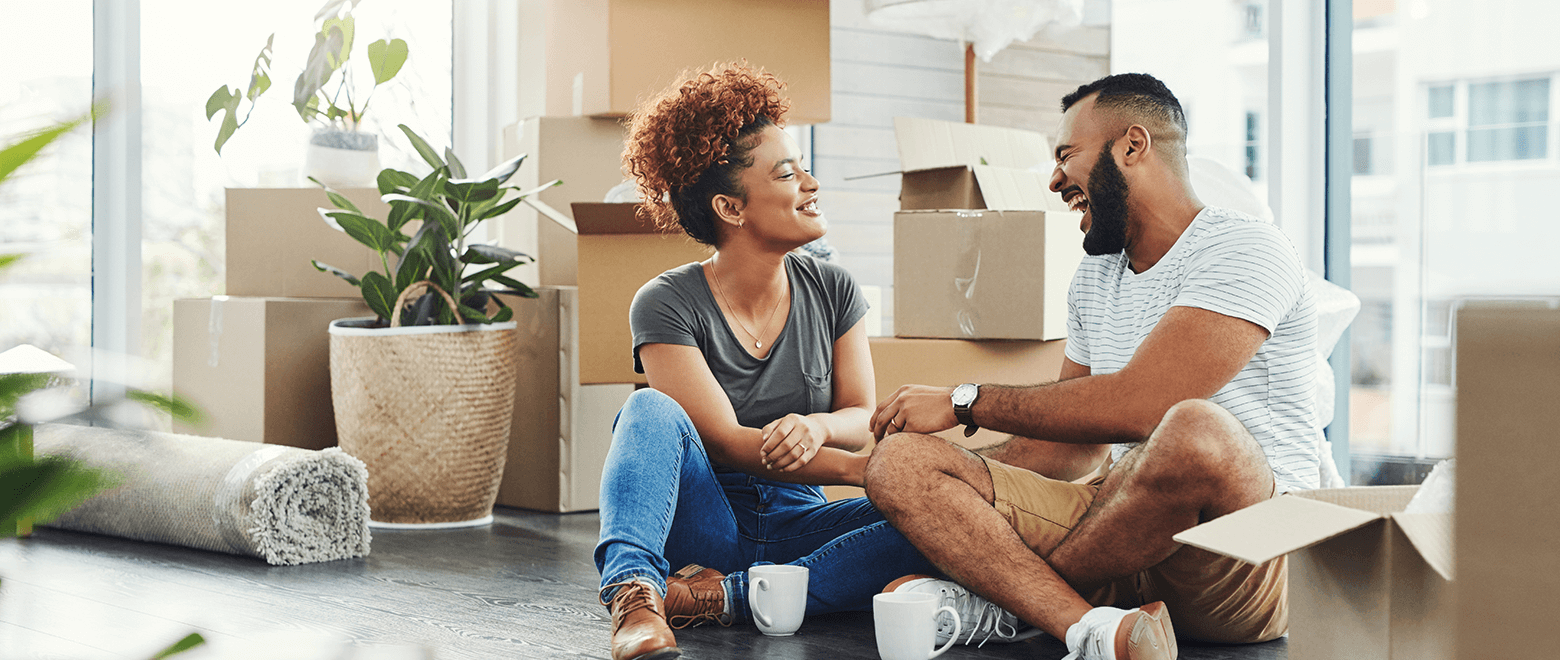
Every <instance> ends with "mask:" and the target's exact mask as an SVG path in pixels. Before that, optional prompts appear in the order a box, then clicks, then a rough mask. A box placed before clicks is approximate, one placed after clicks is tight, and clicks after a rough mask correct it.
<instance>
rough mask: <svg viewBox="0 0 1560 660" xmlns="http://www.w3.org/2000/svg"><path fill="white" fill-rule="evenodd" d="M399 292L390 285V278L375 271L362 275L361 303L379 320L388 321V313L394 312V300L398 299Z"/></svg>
mask: <svg viewBox="0 0 1560 660" xmlns="http://www.w3.org/2000/svg"><path fill="white" fill-rule="evenodd" d="M400 295H401V294H400V292H399V291H397V290H396V288H395V285H394V284H391V283H390V278H388V277H385V276H384V274H383V273H380V272H379V271H377V270H371V271H369V272H367V273H365V274H364V275H363V302H366V303H368V308H369V309H372V310H374V313H375V314H378V315H379V318H382V319H385V320H387V321H388V320H389V319H390V313H391V312H392V311H394V307H395V299H396V298H398V297H400Z"/></svg>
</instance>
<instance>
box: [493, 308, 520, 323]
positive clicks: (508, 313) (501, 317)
mask: <svg viewBox="0 0 1560 660" xmlns="http://www.w3.org/2000/svg"><path fill="white" fill-rule="evenodd" d="M514 317H515V310H513V309H510V308H509V307H501V308H499V310H498V311H497V312H496V313H494V314H493V318H492V319H491V320H490V321H489V322H490V323H503V322H505V321H508V320H509V319H512V318H514Z"/></svg>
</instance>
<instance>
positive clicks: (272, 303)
mask: <svg viewBox="0 0 1560 660" xmlns="http://www.w3.org/2000/svg"><path fill="white" fill-rule="evenodd" d="M332 279H334V278H332ZM372 315H373V312H372V311H369V309H368V305H366V304H364V303H363V301H362V300H361V299H357V298H244V297H235V296H218V297H216V298H201V299H181V300H175V301H173V391H174V392H175V393H177V394H179V395H181V396H184V397H187V398H188V399H189V400H190V401H191V402H192V403H194V404H195V406H196V407H197V408H199V409H200V410H201V412H202V413H203V414H204V416H205V419H204V421H203V422H202V423H199V424H189V423H186V422H181V421H175V422H174V426H173V430H174V431H175V432H177V433H190V434H195V435H205V436H215V437H219V438H228V439H231V440H243V441H246V442H263V443H267V444H277V445H288V446H292V447H302V448H304V449H324V448H326V447H332V446H335V444H336V418H335V415H334V413H333V412H332V409H331V399H330V334H329V331H328V327H329V325H330V322H331V321H334V320H336V319H343V318H351V317H356V316H372Z"/></svg>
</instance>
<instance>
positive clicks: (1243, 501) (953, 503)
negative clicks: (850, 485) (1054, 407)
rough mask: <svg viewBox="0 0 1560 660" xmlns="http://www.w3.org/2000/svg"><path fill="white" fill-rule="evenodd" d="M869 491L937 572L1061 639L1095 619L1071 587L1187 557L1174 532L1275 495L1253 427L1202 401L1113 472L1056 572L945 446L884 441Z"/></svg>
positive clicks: (971, 466) (969, 465) (911, 438)
mask: <svg viewBox="0 0 1560 660" xmlns="http://www.w3.org/2000/svg"><path fill="white" fill-rule="evenodd" d="M866 481H867V494H868V496H869V497H871V498H872V501H873V503H874V504H876V505H877V507H878V510H879V511H881V512H882V513H883V515H884V517H886V518H888V520H889V522H890V523H892V524H893V525H894V526H895V527H896V528H897V529H899V531H900V532H901V533H903V534H904V535H905V537H906V538H907V539H909V540H910V542H911V543H913V544H914V545H915V546H916V547H917V548H918V549H920V550H921V552H922V553H923V554H925V555H926V557H927V559H929V560H931V561H932V563H933V564H936V565H937V567H938V568H940V569H942V570H943V572H945V573H947V574H948V576H949V577H951V578H953V579H954V580H955V581H957V582H959V583H961V584H963V585H965V586H967V587H969V588H970V589H972V590H974V591H975V592H976V593H978V594H981V595H982V596H985V597H986V598H988V599H990V600H991V601H992V602H994V603H996V604H997V605H999V606H1001V607H1002V608H1004V609H1006V610H1008V611H1009V612H1012V613H1013V614H1014V615H1016V616H1018V617H1019V618H1020V619H1023V620H1024V621H1026V622H1029V623H1030V624H1033V625H1035V626H1037V627H1039V628H1040V629H1042V630H1044V631H1046V632H1047V633H1050V634H1051V635H1053V636H1055V637H1057V638H1058V639H1064V638H1065V637H1066V633H1067V629H1068V627H1070V626H1071V625H1072V624H1074V623H1077V622H1078V620H1079V619H1080V618H1081V617H1082V616H1083V614H1084V613H1085V612H1087V611H1088V610H1089V609H1090V606H1089V605H1088V603H1086V602H1085V601H1084V600H1083V598H1082V597H1080V596H1079V595H1078V592H1077V591H1076V590H1075V589H1074V586H1077V587H1089V586H1093V585H1097V584H1100V583H1102V582H1104V581H1107V580H1110V579H1113V578H1116V577H1121V576H1124V575H1130V574H1133V573H1136V572H1138V571H1141V570H1143V569H1146V568H1148V567H1150V566H1153V565H1156V564H1158V563H1160V562H1162V561H1165V560H1166V559H1167V558H1170V557H1171V556H1172V555H1173V554H1175V553H1176V552H1177V549H1178V548H1180V547H1181V546H1180V544H1178V543H1176V542H1175V541H1174V540H1172V538H1171V537H1173V536H1174V535H1175V534H1176V533H1179V532H1181V531H1183V530H1186V529H1189V528H1191V527H1193V526H1195V525H1196V524H1197V523H1198V522H1200V521H1202V520H1209V519H1212V518H1215V517H1218V516H1221V515H1224V514H1226V513H1230V512H1232V511H1235V510H1238V509H1240V508H1243V507H1245V506H1249V505H1251V504H1255V503H1256V502H1260V501H1262V500H1263V499H1266V498H1267V497H1268V496H1269V495H1270V494H1271V493H1272V488H1273V475H1272V470H1271V469H1270V468H1268V466H1267V459H1266V456H1265V455H1264V454H1263V453H1262V449H1261V447H1260V446H1259V445H1257V443H1256V441H1255V440H1254V439H1252V438H1251V435H1250V434H1249V433H1247V432H1246V430H1245V427H1243V426H1242V425H1241V424H1240V422H1239V421H1238V420H1236V419H1235V418H1234V416H1233V415H1230V414H1229V412H1228V411H1225V410H1224V409H1223V408H1221V407H1219V406H1218V405H1217V404H1214V403H1211V402H1208V401H1200V400H1193V401H1184V402H1181V403H1179V404H1176V405H1175V406H1173V407H1171V409H1170V410H1169V412H1167V413H1166V414H1165V417H1164V419H1163V420H1162V421H1161V422H1160V424H1159V426H1158V428H1156V429H1155V431H1154V433H1153V434H1152V435H1151V436H1150V437H1149V439H1148V440H1147V441H1145V442H1144V443H1143V445H1142V446H1140V447H1139V448H1138V449H1137V450H1135V451H1133V452H1131V453H1130V454H1129V455H1128V456H1127V457H1126V458H1124V459H1123V460H1122V462H1121V463H1119V464H1118V465H1116V466H1114V467H1113V468H1112V470H1111V473H1110V475H1109V476H1108V477H1107V479H1106V481H1105V484H1104V485H1103V486H1102V488H1101V490H1100V493H1099V495H1098V497H1097V498H1096V499H1095V503H1094V505H1093V506H1091V507H1090V509H1089V512H1088V513H1087V514H1086V515H1085V516H1084V519H1083V520H1082V521H1080V522H1079V524H1078V526H1077V527H1075V528H1074V530H1073V532H1072V533H1071V534H1069V535H1068V537H1067V539H1065V540H1064V541H1063V543H1062V544H1061V545H1060V546H1058V548H1057V549H1056V550H1055V551H1054V552H1053V553H1052V554H1051V556H1050V562H1051V563H1047V562H1046V560H1042V559H1040V557H1039V556H1038V555H1036V554H1035V553H1034V552H1033V551H1031V550H1030V549H1029V548H1028V547H1027V546H1025V545H1024V543H1023V541H1022V540H1021V539H1020V538H1019V536H1018V534H1017V533H1016V532H1014V531H1013V529H1012V527H1011V526H1009V525H1008V523H1007V521H1006V520H1005V519H1004V518H1002V516H1001V515H1000V514H998V513H997V512H996V509H994V508H992V506H991V505H992V503H993V501H994V500H995V496H994V491H993V486H992V482H991V474H990V473H989V472H988V471H987V470H986V467H985V463H984V462H982V461H981V460H980V459H979V458H978V457H976V456H974V455H972V454H970V453H969V452H968V451H965V450H963V449H960V448H958V447H955V446H953V445H950V444H948V443H947V442H945V441H943V440H942V439H940V438H936V437H932V436H921V435H912V434H901V435H897V436H893V437H892V438H890V439H887V440H885V441H884V442H883V443H880V444H879V445H878V447H877V449H876V450H875V451H874V452H873V457H872V461H871V463H869V464H868V466H867V478H866ZM1121 539H1131V540H1132V542H1131V543H1120V542H1119V541H1120V540H1121ZM1064 550H1065V552H1064ZM1183 554H1188V555H1189V554H1190V553H1183ZM1053 566H1056V567H1060V570H1056V569H1053ZM1064 577H1065V578H1066V580H1065V581H1064V580H1063V578H1064ZM1068 583H1071V584H1072V585H1073V586H1068Z"/></svg>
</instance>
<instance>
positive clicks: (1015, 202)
mask: <svg viewBox="0 0 1560 660" xmlns="http://www.w3.org/2000/svg"><path fill="white" fill-rule="evenodd" d="M970 169H971V170H974V172H975V180H976V181H977V182H979V183H980V194H981V197H982V198H983V199H985V200H986V208H988V209H994V210H998V211H1066V210H1067V204H1066V203H1064V202H1063V201H1062V196H1061V195H1059V194H1057V193H1054V192H1051V190H1050V187H1051V174H1050V173H1049V172H1045V173H1041V172H1035V171H1033V170H1021V169H1015V168H1011V167H995V166H991V165H972V166H970Z"/></svg>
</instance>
